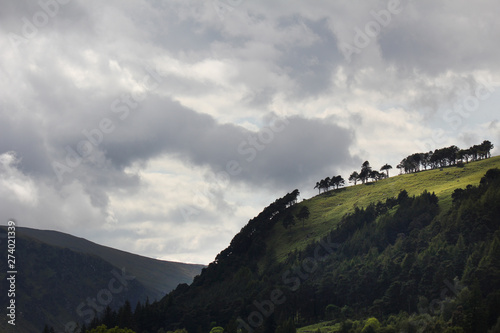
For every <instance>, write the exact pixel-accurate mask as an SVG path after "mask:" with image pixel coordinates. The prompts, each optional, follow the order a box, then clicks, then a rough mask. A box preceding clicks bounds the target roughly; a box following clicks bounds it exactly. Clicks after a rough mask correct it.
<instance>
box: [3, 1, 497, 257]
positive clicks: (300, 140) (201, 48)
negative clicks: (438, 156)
mask: <svg viewBox="0 0 500 333" xmlns="http://www.w3.org/2000/svg"><path fill="white" fill-rule="evenodd" d="M499 7H500V5H499V4H498V3H496V2H495V1H493V0H492V1H483V2H481V3H471V2H469V1H465V0H463V1H455V2H453V3H441V2H434V1H420V2H414V1H401V2H399V1H396V0H390V1H375V2H370V3H349V4H340V3H326V2H325V3H315V4H310V3H305V2H302V1H286V2H285V1H274V2H272V3H269V2H264V1H244V0H242V1H226V0H211V1H205V2H199V1H180V0H179V1H169V2H168V3H163V2H156V1H149V0H143V1H107V2H106V3H102V2H101V1H79V0H64V1H63V0H45V1H41V2H38V3H37V2H32V1H27V0H25V1H15V2H10V3H8V4H5V6H3V7H2V12H1V13H0V47H1V49H2V58H1V59H2V60H1V62H0V73H1V76H0V91H2V94H0V136H1V139H0V164H1V166H0V183H1V184H2V187H1V190H0V211H1V212H2V213H0V219H1V221H4V222H6V220H7V219H8V218H16V219H17V220H18V223H19V225H22V226H31V227H37V228H41V229H44V228H45V229H56V230H61V231H64V232H69V233H73V234H76V235H78V236H81V237H86V238H89V239H91V240H93V241H95V242H98V243H103V244H106V245H109V246H114V247H118V248H120V249H125V250H128V251H132V252H136V253H140V254H144V255H148V256H152V257H160V258H165V259H170V260H179V261H190V262H198V263H208V262H210V261H211V260H212V259H213V258H214V257H215V255H216V254H217V253H218V252H219V251H220V250H222V249H223V248H224V247H225V246H227V244H228V242H229V241H230V239H231V238H232V236H233V235H234V234H235V233H236V232H237V231H238V230H239V229H240V228H241V226H242V225H244V224H245V223H246V222H247V221H248V220H249V219H250V218H252V217H253V216H254V215H255V214H256V213H258V212H259V211H260V210H261V209H262V207H263V206H265V205H267V204H268V203H269V202H271V201H273V200H274V199H275V198H277V197H279V196H282V195H283V194H284V193H286V192H288V191H291V190H293V189H295V188H298V189H299V190H300V191H301V193H302V196H303V197H309V196H311V195H313V194H314V190H313V189H312V187H313V186H314V183H315V182H316V181H317V180H319V179H322V178H324V177H326V176H333V175H335V174H343V175H344V177H345V178H346V177H347V176H348V173H349V172H351V171H352V170H355V169H358V168H359V165H360V164H361V162H362V161H364V160H370V162H371V164H372V165H374V166H376V165H379V164H380V165H383V164H385V163H391V164H393V165H395V164H397V163H398V162H399V160H400V159H401V158H403V157H404V156H406V155H408V154H410V153H413V152H416V151H421V150H428V149H435V148H439V147H442V146H445V145H450V144H456V145H459V146H469V145H471V144H476V143H478V142H481V141H482V140H485V139H488V140H490V141H492V142H493V143H494V144H496V145H498V141H499V139H500V135H499V133H500V132H499V126H498V121H499V120H498V112H497V110H498V106H499V104H500V94H499V92H498V90H499V86H500V84H499V82H500V71H499V65H498V61H497V59H498V56H499V54H500V52H499V51H500V50H499V48H500V46H499V44H498V42H497V41H498V40H499V37H500V27H499V24H500V23H499V22H498V20H497V19H496V17H495V13H496V12H498V10H499V9H500V8H499ZM497 151H498V150H496V151H495V152H494V153H496V152H497ZM0 223H3V222H0Z"/></svg>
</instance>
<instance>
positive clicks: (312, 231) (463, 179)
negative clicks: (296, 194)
mask: <svg viewBox="0 0 500 333" xmlns="http://www.w3.org/2000/svg"><path fill="white" fill-rule="evenodd" d="M491 168H500V156H496V157H492V158H489V159H486V160H481V161H477V162H471V163H468V164H466V165H465V167H463V168H459V167H455V166H453V167H447V168H444V169H442V171H441V170H440V169H434V170H428V171H421V172H417V173H412V174H404V175H398V176H393V177H390V178H387V179H384V180H381V181H378V182H376V183H369V184H358V185H356V186H349V187H346V188H342V189H339V190H331V191H329V192H326V193H322V194H321V195H317V196H315V197H313V198H311V199H308V200H304V201H302V202H301V203H299V204H297V205H296V207H294V211H293V212H294V213H295V214H296V213H298V211H299V210H300V208H301V206H302V205H307V206H308V208H309V211H310V212H311V215H310V217H309V219H308V220H307V221H306V222H305V226H304V227H302V223H301V222H299V221H297V224H296V225H295V226H294V227H293V228H292V229H291V230H290V229H289V230H285V229H284V228H283V226H282V224H281V222H278V223H277V224H276V226H275V227H274V228H273V230H272V231H271V233H270V235H269V237H268V239H267V244H268V246H269V248H273V249H274V250H275V254H276V259H277V260H278V261H283V260H284V259H286V257H287V254H288V253H290V252H293V251H294V250H296V249H297V250H301V249H304V248H305V247H306V246H307V244H309V243H310V242H312V241H317V240H319V239H320V238H322V237H324V236H326V235H327V234H328V232H330V230H331V229H332V228H333V227H334V226H335V225H336V224H337V223H338V222H339V221H340V220H341V218H342V216H344V215H345V214H347V213H351V212H352V211H353V210H354V208H355V207H359V208H364V207H367V206H368V205H369V204H370V203H372V202H374V203H376V202H377V201H382V200H385V199H386V198H389V197H396V196H397V195H398V194H399V192H400V191H401V190H406V191H407V192H408V194H409V195H410V196H413V195H419V194H420V193H422V192H423V191H424V190H427V191H428V192H434V193H435V194H436V195H437V196H438V198H439V203H440V207H441V212H442V213H443V212H446V211H448V210H449V208H451V194H452V193H453V191H454V190H455V189H457V188H465V187H466V186H467V185H469V184H472V185H477V184H479V181H480V179H481V177H482V176H483V175H484V174H485V173H486V171H487V170H488V169H491ZM392 171H393V174H394V171H395V170H392Z"/></svg>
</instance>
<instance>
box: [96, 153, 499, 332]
mask: <svg viewBox="0 0 500 333" xmlns="http://www.w3.org/2000/svg"><path fill="white" fill-rule="evenodd" d="M499 167H500V157H492V158H488V159H484V160H481V161H476V162H471V163H468V164H465V165H462V164H458V165H456V166H448V167H443V168H439V169H434V170H429V171H420V172H415V173H411V174H404V175H399V176H396V177H391V178H387V179H384V180H379V181H377V182H369V183H366V184H359V185H356V186H350V187H348V188H343V189H338V190H332V191H328V192H325V193H322V194H320V195H318V196H316V197H314V198H311V199H308V200H304V201H301V202H300V203H296V202H295V200H293V199H294V196H291V195H290V193H289V194H287V195H285V196H283V197H281V198H279V199H277V200H276V201H274V202H273V203H271V204H270V205H269V206H267V207H265V208H264V209H263V210H262V212H261V213H260V214H259V215H258V216H256V217H254V218H253V219H251V220H250V221H249V222H248V223H247V225H245V226H244V227H243V228H242V229H241V231H240V232H239V233H238V234H236V235H235V236H234V238H233V240H232V241H231V243H230V245H229V246H228V247H227V248H226V249H224V250H223V251H221V252H220V253H219V254H218V255H217V257H216V258H215V260H214V261H213V262H212V263H211V264H210V265H208V267H207V268H206V269H204V270H203V272H202V273H201V274H200V275H199V276H197V277H196V278H195V279H194V281H193V283H192V284H191V285H179V286H178V287H177V288H176V289H175V290H173V291H172V292H170V293H169V294H168V295H167V296H165V297H164V298H163V299H162V300H160V301H159V302H155V303H153V304H148V305H142V306H141V307H140V308H139V310H138V311H135V312H134V316H133V320H128V321H127V320H124V318H119V316H117V315H114V316H113V315H108V316H107V317H106V318H104V319H103V320H102V321H101V322H100V323H96V324H106V325H107V326H108V327H114V326H115V325H118V326H120V327H129V328H132V329H133V330H134V331H136V332H140V333H142V332H167V331H169V330H170V331H175V330H177V329H184V328H185V329H187V331H188V332H209V331H211V329H212V328H213V331H219V332H220V331H221V330H222V328H223V329H224V332H227V333H236V332H252V333H253V332H265V333H267V332H280V333H282V332H295V331H296V330H295V327H301V329H299V330H298V332H318V331H319V332H356V333H362V332H466V333H469V332H470V333H472V332H484V333H486V332H488V330H489V329H492V330H491V332H499V331H500V169H499ZM311 187H312V186H311ZM294 192H295V191H294ZM292 193H293V192H292ZM304 206H307V207H308V210H309V211H310V215H309V217H308V218H306V219H305V220H304V221H301V220H300V218H299V217H298V216H300V212H301V211H302V208H303V207H304ZM293 217H295V218H293ZM294 220H295V221H296V224H295V225H293V221H294ZM284 222H286V223H284ZM120 311H121V312H123V311H124V310H123V308H122V309H121V310H119V311H118V314H119V313H120ZM218 326H220V328H218Z"/></svg>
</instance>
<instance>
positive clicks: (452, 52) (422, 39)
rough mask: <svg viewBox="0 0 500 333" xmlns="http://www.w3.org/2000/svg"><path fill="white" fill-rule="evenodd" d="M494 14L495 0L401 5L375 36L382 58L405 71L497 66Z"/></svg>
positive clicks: (499, 33) (497, 33)
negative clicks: (393, 17)
mask: <svg viewBox="0 0 500 333" xmlns="http://www.w3.org/2000/svg"><path fill="white" fill-rule="evenodd" d="M499 10H500V4H499V3H498V2H496V1H485V2H482V3H477V2H470V1H454V2H453V3H447V4H443V3H441V2H434V1H424V2H418V3H416V2H413V3H412V4H405V7H404V9H403V12H402V13H401V14H400V15H399V16H398V17H397V19H396V20H393V22H391V24H390V25H389V26H388V27H387V28H385V30H384V33H383V34H381V36H380V39H379V43H380V46H381V51H382V54H383V57H384V59H386V60H387V61H388V62H389V63H392V64H394V65H396V66H398V67H399V68H402V69H406V70H407V71H408V72H409V73H412V72H413V70H418V71H421V72H424V73H429V74H433V75H436V74H439V73H444V72H446V71H449V70H458V71H467V70H472V69H478V68H483V69H491V68H492V67H493V68H498V62H497V55H498V52H499V46H498V43H497V42H496V41H498V40H499V38H500V29H499V23H498V20H496V19H494V18H493V16H494V14H493V13H496V12H498V11H499ZM458 22H459V23H458Z"/></svg>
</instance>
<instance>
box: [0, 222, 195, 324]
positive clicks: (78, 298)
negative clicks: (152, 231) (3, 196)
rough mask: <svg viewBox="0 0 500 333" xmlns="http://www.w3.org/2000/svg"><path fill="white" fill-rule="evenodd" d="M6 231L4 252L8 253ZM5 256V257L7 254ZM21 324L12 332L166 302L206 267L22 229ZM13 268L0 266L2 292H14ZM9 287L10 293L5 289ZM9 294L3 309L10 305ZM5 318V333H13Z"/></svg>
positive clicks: (0, 239)
mask: <svg viewBox="0 0 500 333" xmlns="http://www.w3.org/2000/svg"><path fill="white" fill-rule="evenodd" d="M5 233H6V228H5V227H0V246H1V247H3V248H5V251H6V249H7V244H6V239H5ZM5 251H4V253H5V256H6V255H7V253H6V252H5ZM15 257H16V266H17V267H16V270H17V272H18V273H17V276H16V297H15V299H16V302H17V305H18V306H17V318H16V319H17V320H16V327H15V329H14V330H13V331H12V332H16V333H17V332H41V331H42V329H43V327H44V324H49V325H51V326H53V327H54V328H55V329H56V331H63V330H64V326H68V327H70V326H72V325H73V322H74V323H81V322H85V321H87V322H90V321H91V320H92V319H94V317H95V314H96V313H97V314H98V315H102V314H103V312H104V311H105V307H106V306H107V305H109V306H110V307H111V308H112V309H116V308H117V307H119V306H121V305H123V304H124V302H125V301H126V300H128V301H130V303H131V305H132V307H135V305H136V304H137V302H138V301H141V302H145V301H146V300H147V299H149V300H150V301H151V302H152V301H154V300H155V299H160V298H161V297H163V296H164V295H165V294H166V293H168V292H169V291H171V290H172V289H174V288H175V287H176V286H177V285H178V284H180V283H191V282H192V280H193V278H194V277H195V276H196V275H198V274H199V273H200V272H201V269H202V268H203V267H204V266H203V265H194V264H184V263H177V262H169V261H162V260H155V259H151V258H147V257H143V256H139V255H135V254H131V253H127V252H124V251H120V250H116V249H113V248H110V247H106V246H102V245H98V244H95V243H93V242H90V241H88V240H85V239H83V238H78V237H74V236H71V235H68V234H65V233H61V232H57V231H50V230H37V229H31V228H23V227H16V252H15ZM7 271H8V269H7V262H6V260H1V261H0V279H1V281H2V291H3V290H8V289H9V288H8V284H7V280H6V278H7V276H6V275H7V274H6V272H7ZM4 287H5V288H4ZM8 301H9V299H8V298H7V293H6V292H2V293H1V294H0V304H7V302H8ZM6 319H8V317H6V316H5V315H3V316H2V319H1V320H0V330H1V331H2V332H4V331H6V332H9V331H8V330H7V329H12V327H11V326H10V325H7V323H6V321H7V320H6Z"/></svg>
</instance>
